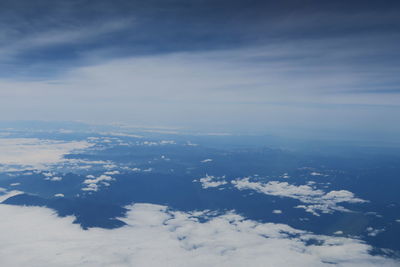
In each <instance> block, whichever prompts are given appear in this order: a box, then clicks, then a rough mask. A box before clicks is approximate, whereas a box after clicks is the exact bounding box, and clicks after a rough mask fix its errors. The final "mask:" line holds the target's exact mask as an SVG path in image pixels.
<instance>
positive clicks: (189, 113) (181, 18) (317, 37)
mask: <svg viewBox="0 0 400 267" xmlns="http://www.w3.org/2000/svg"><path fill="white" fill-rule="evenodd" d="M399 43H400V3H399V2H398V1H356V0H354V1H325V0H320V1H307V0H305V1H298V0H291V1H289V0H288V1H250V0H249V1H244V0H241V1H239V0H231V1H226V0H192V1H183V0H151V1H135V0H134V1H128V0H114V1H103V0H97V1H92V0H85V1H83V0H75V1H50V0H38V1H28V0H26V1H25V0H14V1H9V0H2V1H0V120H57V121H58V120H62V121H84V122H90V123H115V122H118V123H127V124H132V125H147V126H154V127H156V126H157V127H159V126H165V127H172V128H178V129H191V130H193V131H200V132H232V133H247V134H278V135H286V136H292V137H299V136H301V137H311V138H326V139H339V140H343V139H352V140H357V139H360V140H361V139H362V140H374V141H379V140H381V141H382V140H384V141H388V140H390V141H396V142H399V141H400V138H399V136H400V123H399V118H400V87H399V82H400V75H398V73H399V70H400V50H399V49H398V46H399Z"/></svg>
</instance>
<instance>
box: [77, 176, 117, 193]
mask: <svg viewBox="0 0 400 267" xmlns="http://www.w3.org/2000/svg"><path fill="white" fill-rule="evenodd" d="M86 177H87V178H89V179H86V180H84V181H83V183H84V184H86V187H83V188H82V190H83V191H98V190H99V186H100V184H102V185H105V186H109V185H110V183H109V182H110V181H113V180H114V178H112V177H111V176H109V175H105V174H102V175H100V176H99V177H97V178H96V177H94V176H93V175H88V176H86Z"/></svg>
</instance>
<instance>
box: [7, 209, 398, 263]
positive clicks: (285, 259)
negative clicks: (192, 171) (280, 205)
mask: <svg viewBox="0 0 400 267" xmlns="http://www.w3.org/2000/svg"><path fill="white" fill-rule="evenodd" d="M129 209H130V211H129V213H128V215H127V217H126V218H124V219H123V220H124V221H125V222H126V223H127V225H126V226H124V227H121V228H118V229H114V230H107V229H99V228H91V229H89V230H87V231H85V230H82V229H81V228H80V227H79V226H78V225H76V224H72V221H73V220H74V218H73V217H65V218H59V217H57V216H56V215H55V214H54V212H52V211H51V210H49V209H46V208H39V207H18V206H9V205H0V215H1V217H2V220H1V221H0V234H1V236H2V242H1V245H0V246H1V249H0V258H1V261H2V264H3V265H4V266H11V267H12V266H49V265H50V266H96V267H97V266H174V267H175V266H229V267H230V266H263V267H265V266H296V267H298V266H300V267H301V266H307V267H310V266H311V267H312V266H332V264H337V266H396V265H398V262H395V261H394V260H391V259H387V258H384V257H381V256H372V255H370V254H368V251H369V250H370V249H371V248H370V247H369V246H368V245H366V244H364V243H363V242H362V241H360V240H357V239H350V238H343V237H331V236H322V235H315V234H312V233H309V232H305V231H300V230H296V229H294V228H291V227H289V226H287V225H284V224H273V223H258V222H255V221H251V220H246V219H244V218H243V217H241V216H239V215H236V214H234V213H227V214H224V215H220V216H217V217H214V218H212V219H210V220H208V221H206V222H200V221H199V218H198V216H199V215H202V214H203V213H202V212H196V213H190V212H179V211H170V210H169V209H168V208H167V207H165V206H159V205H152V204H135V205H133V206H130V207H129ZM313 241H314V242H313ZM308 243H312V244H313V245H307V244H308Z"/></svg>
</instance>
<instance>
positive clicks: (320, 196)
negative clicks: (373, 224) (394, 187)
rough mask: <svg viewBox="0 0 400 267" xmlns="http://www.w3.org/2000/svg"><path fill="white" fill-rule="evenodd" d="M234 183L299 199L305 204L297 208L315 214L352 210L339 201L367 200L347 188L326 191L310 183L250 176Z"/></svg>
mask: <svg viewBox="0 0 400 267" xmlns="http://www.w3.org/2000/svg"><path fill="white" fill-rule="evenodd" d="M232 184H233V185H234V186H235V187H236V188H237V189H239V190H255V191H257V192H259V193H262V194H266V195H271V196H280V197H289V198H294V199H297V200H299V201H301V202H303V203H305V205H298V206H297V208H303V209H305V210H306V211H307V212H310V213H312V214H313V215H315V216H319V215H320V214H319V212H322V213H332V212H334V211H342V212H349V211H350V210H348V209H346V208H344V207H343V206H341V205H339V203H364V202H366V200H363V199H360V198H357V197H355V196H354V194H353V193H352V192H350V191H347V190H338V191H337V190H333V191H330V192H327V193H326V192H324V191H322V190H320V189H315V188H314V187H312V186H310V185H292V184H289V183H287V182H279V181H269V182H268V183H261V182H253V181H251V180H250V178H249V177H245V178H242V179H236V180H233V181H232Z"/></svg>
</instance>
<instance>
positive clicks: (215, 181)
mask: <svg viewBox="0 0 400 267" xmlns="http://www.w3.org/2000/svg"><path fill="white" fill-rule="evenodd" d="M199 182H200V183H201V186H202V187H203V188H204V189H207V188H210V187H218V186H221V185H224V184H227V183H228V182H227V181H225V176H222V177H215V176H213V175H208V174H207V175H206V177H203V178H200V179H199Z"/></svg>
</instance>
